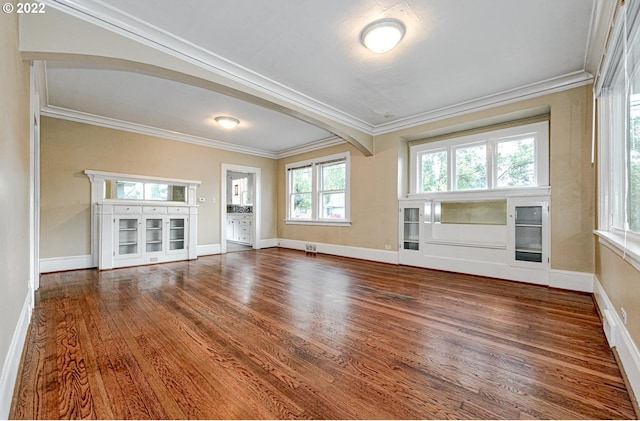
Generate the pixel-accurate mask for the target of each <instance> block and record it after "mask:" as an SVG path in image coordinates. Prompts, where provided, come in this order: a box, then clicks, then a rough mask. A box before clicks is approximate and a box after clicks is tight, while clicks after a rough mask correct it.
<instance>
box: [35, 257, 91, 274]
mask: <svg viewBox="0 0 640 421" xmlns="http://www.w3.org/2000/svg"><path fill="white" fill-rule="evenodd" d="M94 267H97V264H94V263H93V259H92V258H91V255H90V254H86V255H82V256H63V257H48V258H41V259H40V273H50V272H63V271H65V270H78V269H91V268H94Z"/></svg>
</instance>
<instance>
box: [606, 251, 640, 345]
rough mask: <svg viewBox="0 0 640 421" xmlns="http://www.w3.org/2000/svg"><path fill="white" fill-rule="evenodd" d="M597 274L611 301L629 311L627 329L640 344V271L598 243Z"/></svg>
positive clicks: (618, 308)
mask: <svg viewBox="0 0 640 421" xmlns="http://www.w3.org/2000/svg"><path fill="white" fill-rule="evenodd" d="M596 276H597V277H598V280H599V281H600V284H601V285H602V287H603V288H604V290H605V292H606V293H607V296H608V297H609V299H610V300H611V303H612V304H613V306H614V307H615V309H616V312H618V315H619V316H620V318H621V319H622V315H621V312H620V309H621V308H624V309H625V311H626V312H627V326H626V327H627V330H628V331H629V335H631V339H633V341H634V342H635V344H636V346H638V345H639V344H640V272H638V271H637V270H636V269H635V268H634V267H633V266H631V265H630V264H629V263H628V262H626V261H624V260H622V258H620V257H619V256H618V255H617V254H616V253H614V252H613V251H611V250H610V249H609V248H607V247H605V246H603V245H601V244H597V245H596Z"/></svg>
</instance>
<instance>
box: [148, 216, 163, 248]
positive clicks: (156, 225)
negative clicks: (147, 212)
mask: <svg viewBox="0 0 640 421" xmlns="http://www.w3.org/2000/svg"><path fill="white" fill-rule="evenodd" d="M163 222H164V221H163V219H162V218H148V219H146V220H145V230H146V236H145V251H146V252H147V253H154V252H161V251H162V239H163V235H162V231H163V229H162V227H163V225H164V224H163Z"/></svg>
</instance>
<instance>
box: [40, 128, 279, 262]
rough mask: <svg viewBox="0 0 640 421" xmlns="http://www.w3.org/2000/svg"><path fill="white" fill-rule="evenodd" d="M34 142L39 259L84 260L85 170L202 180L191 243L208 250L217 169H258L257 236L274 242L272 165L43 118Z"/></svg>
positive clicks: (214, 224) (216, 238) (214, 237)
mask: <svg viewBox="0 0 640 421" xmlns="http://www.w3.org/2000/svg"><path fill="white" fill-rule="evenodd" d="M40 143H41V173H40V174H41V209H40V217H41V232H40V234H41V236H40V257H41V258H52V257H62V256H82V255H88V254H90V252H91V247H90V223H91V216H90V183H89V179H88V178H87V177H86V176H85V175H84V174H83V171H84V170H86V169H91V170H99V171H111V172H119V173H128V174H137V175H146V176H156V177H167V178H182V179H188V180H200V181H202V185H201V186H200V187H199V188H198V193H197V194H198V197H205V198H206V202H205V203H204V204H200V207H199V208H198V245H210V244H220V176H221V171H222V167H221V164H222V163H227V164H237V165H245V166H251V167H258V168H261V174H262V189H261V195H262V198H263V199H262V208H261V238H262V239H266V238H275V236H276V220H275V217H276V204H275V201H274V200H272V198H273V197H275V194H276V183H275V176H276V171H275V170H276V162H275V160H272V159H268V158H262V157H257V156H252V155H245V154H240V153H236V152H229V151H223V150H219V149H213V148H208V147H205V146H199V145H194V144H189V143H184V142H178V141H174V140H167V139H162V138H157V137H152V136H146V135H142V134H136V133H130V132H125V131H121V130H114V129H108V128H104V127H99V126H92V125H88V124H82V123H76V122H71V121H66V120H60V119H54V118H46V117H44V118H42V123H41V141H40ZM213 198H215V199H216V203H213V201H212V199H213Z"/></svg>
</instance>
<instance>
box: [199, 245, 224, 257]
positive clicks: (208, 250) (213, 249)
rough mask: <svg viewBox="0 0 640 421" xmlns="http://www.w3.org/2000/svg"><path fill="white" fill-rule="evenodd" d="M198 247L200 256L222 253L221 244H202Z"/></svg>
mask: <svg viewBox="0 0 640 421" xmlns="http://www.w3.org/2000/svg"><path fill="white" fill-rule="evenodd" d="M196 249H197V250H198V257H200V256H210V255H212V254H220V244H202V245H198V246H197V247H196Z"/></svg>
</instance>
